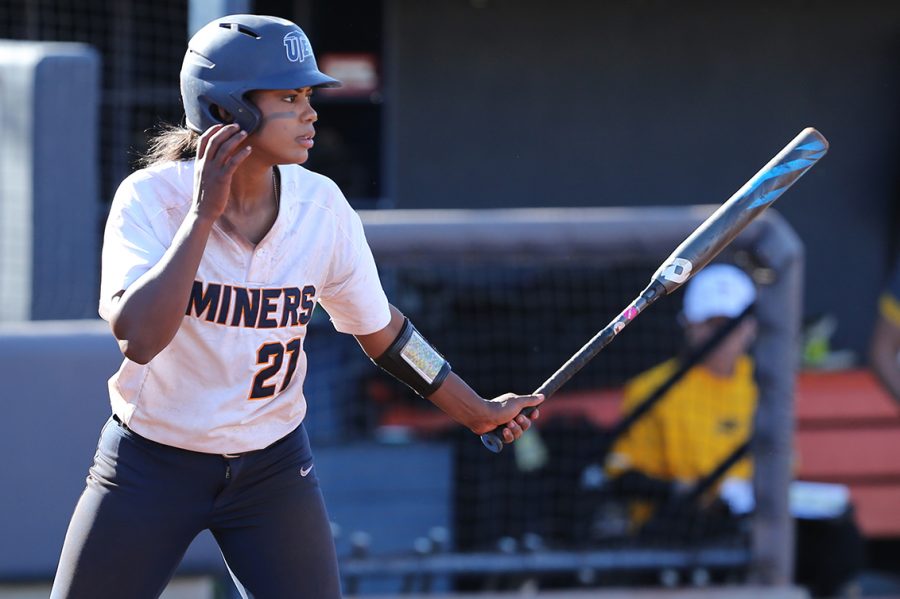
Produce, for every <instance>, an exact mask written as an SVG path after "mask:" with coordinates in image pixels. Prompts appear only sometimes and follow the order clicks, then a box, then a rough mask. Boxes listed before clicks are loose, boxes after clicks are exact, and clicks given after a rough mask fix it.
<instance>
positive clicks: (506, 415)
mask: <svg viewBox="0 0 900 599" xmlns="http://www.w3.org/2000/svg"><path fill="white" fill-rule="evenodd" d="M543 401H544V396H543V395H515V394H513V393H506V394H504V395H501V396H499V397H495V398H494V399H491V400H489V401H488V402H487V404H488V405H489V406H490V408H491V410H490V417H489V425H488V428H487V429H486V430H483V431H475V432H476V434H481V433H486V432H489V431H491V430H494V428H495V427H498V426H499V427H502V432H501V433H500V435H501V436H502V437H503V442H504V443H512V442H513V441H515V440H516V439H518V438H519V437H521V436H522V435H523V434H524V433H525V431H527V430H528V429H529V428H530V427H531V421H532V420H536V419H537V418H538V417H539V416H540V412H539V410H538V409H537V406H538V405H539V404H541V403H543ZM528 407H532V408H534V411H532V412H531V414H530V415H529V416H526V415H525V414H522V410H523V409H524V408H528Z"/></svg>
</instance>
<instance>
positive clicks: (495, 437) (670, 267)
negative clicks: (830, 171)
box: [481, 127, 828, 453]
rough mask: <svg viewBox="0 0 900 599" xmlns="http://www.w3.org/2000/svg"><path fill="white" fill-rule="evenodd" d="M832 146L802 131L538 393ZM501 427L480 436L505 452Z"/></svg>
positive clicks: (685, 275) (691, 270)
mask: <svg viewBox="0 0 900 599" xmlns="http://www.w3.org/2000/svg"><path fill="white" fill-rule="evenodd" d="M827 151H828V141H827V140H826V139H825V138H824V137H823V136H822V134H821V133H819V132H818V131H816V130H815V129H814V128H812V127H807V128H806V129H804V130H803V131H801V132H800V134H799V135H797V137H795V138H794V139H793V140H792V141H791V142H790V143H789V144H788V145H786V146H785V147H784V148H783V149H782V150H781V151H780V152H779V153H778V154H776V155H775V157H774V158H772V160H770V161H769V162H768V163H767V164H766V165H765V166H764V167H762V169H760V171H759V172H758V173H756V174H755V175H754V176H753V177H752V178H751V179H750V180H749V181H747V182H746V183H744V185H743V187H741V188H740V189H739V190H737V191H736V192H735V193H734V195H732V196H731V197H730V198H729V199H728V200H727V201H726V202H725V203H724V204H722V205H721V206H720V207H719V208H718V209H717V210H716V211H715V212H713V214H712V215H710V217H709V218H707V219H706V220H705V221H704V222H703V223H702V224H701V225H700V226H699V227H697V228H696V229H695V230H694V232H693V233H691V234H690V235H689V236H688V237H687V239H685V240H684V241H683V242H682V243H681V245H679V246H678V247H677V248H676V249H675V251H674V252H672V254H671V255H670V256H669V257H668V258H667V259H666V260H665V261H664V262H663V263H662V265H660V267H659V269H658V270H657V271H656V272H655V273H654V274H653V276H652V277H651V278H650V284H649V285H648V286H647V287H646V288H645V289H644V290H643V291H642V292H641V293H640V295H638V296H637V297H636V298H635V299H634V301H632V302H631V303H630V304H629V305H628V307H627V308H625V309H624V310H623V311H622V312H621V314H619V315H618V316H617V317H616V318H614V319H613V320H612V322H610V323H609V324H608V325H606V327H604V328H603V329H602V330H601V331H600V332H599V333H597V334H596V335H595V336H594V337H593V338H592V339H591V340H590V341H588V342H587V343H586V344H585V345H584V347H582V348H581V349H580V350H578V352H576V353H575V355H573V356H572V357H571V358H569V360H568V361H567V362H566V363H565V364H563V365H562V366H561V367H560V368H559V370H557V371H556V372H555V373H554V374H553V376H551V377H550V378H549V379H547V380H546V381H544V383H543V384H542V385H541V386H540V387H538V389H537V390H536V391H535V392H534V393H535V394H538V393H541V394H543V395H544V397H545V398H549V397H550V396H551V395H552V394H553V393H555V392H556V391H558V390H559V388H560V387H562V385H563V384H564V383H565V382H566V381H568V380H569V379H570V378H572V377H573V376H574V375H575V373H576V372H578V371H579V370H581V369H582V368H583V367H584V366H585V365H586V364H587V363H588V362H590V360H591V359H592V358H593V357H594V356H596V355H597V354H598V353H599V352H600V350H602V349H603V348H604V347H606V346H607V345H609V343H610V342H611V341H612V340H613V339H614V338H615V336H616V335H618V334H619V333H620V332H621V331H622V329H624V328H625V327H626V326H627V325H628V323H630V322H631V321H632V320H634V319H635V318H637V316H638V314H640V313H641V312H643V311H644V310H645V309H646V308H647V306H649V305H651V304H652V303H653V302H655V301H656V300H657V299H659V298H660V297H662V296H664V295H668V294H670V293H672V292H673V291H675V290H676V289H678V288H679V287H681V286H682V285H683V284H684V283H685V282H686V281H687V280H688V279H689V278H690V277H691V276H692V275H693V274H695V273H696V272H698V271H699V270H700V269H701V268H703V267H704V266H706V265H707V264H708V263H709V262H710V261H711V260H712V259H713V258H715V257H716V256H717V255H718V254H719V252H721V251H722V249H723V248H724V247H725V246H726V245H728V244H729V243H730V242H731V241H732V240H733V239H734V238H735V237H736V236H737V235H738V233H740V232H741V231H742V230H743V229H744V227H746V226H747V224H748V223H749V222H750V221H751V220H753V219H754V218H756V217H757V216H759V214H760V213H761V212H763V211H764V210H765V209H766V208H768V207H769V206H771V205H772V203H773V202H774V201H775V200H777V199H778V198H779V197H780V196H781V194H783V193H784V192H785V191H787V189H788V188H789V187H790V186H791V185H793V184H794V182H795V181H796V180H797V179H799V178H800V177H801V176H802V175H803V174H804V173H805V172H806V171H808V170H809V169H810V167H812V165H814V164H815V163H816V162H818V160H819V159H820V158H822V156H824V155H825V153H826V152H827ZM533 411H534V408H525V409H524V410H522V413H523V414H525V415H526V416H527V415H529V414H531V413H532V412H533ZM502 431H503V427H497V428H496V429H494V430H493V431H490V432H488V433H485V434H483V435H481V441H482V443H484V445H485V446H486V447H487V448H488V449H490V450H491V451H493V452H495V453H498V452H500V451H501V450H502V449H503V436H502V434H501V433H502Z"/></svg>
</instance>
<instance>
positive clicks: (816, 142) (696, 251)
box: [651, 127, 828, 293]
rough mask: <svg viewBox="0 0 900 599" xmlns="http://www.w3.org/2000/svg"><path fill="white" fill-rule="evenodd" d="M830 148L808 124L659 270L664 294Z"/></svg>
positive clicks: (682, 244) (709, 259)
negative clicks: (664, 289)
mask: <svg viewBox="0 0 900 599" xmlns="http://www.w3.org/2000/svg"><path fill="white" fill-rule="evenodd" d="M827 151H828V141H827V140H826V139H825V137H823V136H822V134H821V133H819V132H818V131H816V130H815V129H814V128H812V127H807V128H806V129H804V130H803V131H801V132H800V134H799V135H797V137H795V138H794V139H793V140H791V142H790V143H788V144H787V145H786V146H785V147H784V148H783V149H782V150H781V151H780V152H779V153H778V154H776V155H775V157H774V158H772V160H770V161H769V162H768V163H767V164H766V165H765V166H763V167H762V168H761V169H760V170H759V172H757V173H756V174H755V175H754V176H753V177H752V178H751V179H750V180H749V181H747V182H746V183H745V184H744V185H743V187H741V188H740V189H739V190H737V191H736V192H735V193H734V195H732V196H731V197H730V198H729V199H728V200H727V201H726V202H725V203H724V204H722V205H721V206H720V207H719V208H718V209H717V210H716V211H715V212H714V213H713V214H712V215H711V216H710V217H709V218H707V219H706V221H704V222H703V224H701V225H700V226H699V227H698V228H697V229H696V230H695V231H694V232H693V233H691V235H690V236H688V238H687V239H685V240H684V241H683V242H682V243H681V245H679V246H678V247H677V248H676V249H675V251H674V252H672V254H671V255H670V256H669V258H668V259H667V260H665V261H664V262H663V264H662V266H660V268H659V270H657V271H656V272H655V273H654V275H653V277H652V278H651V279H652V280H659V281H660V282H661V283H662V284H663V285H664V286H665V288H666V293H671V292H672V291H674V290H675V289H678V288H679V287H680V286H681V285H682V284H683V283H684V282H685V281H687V279H689V278H690V276H691V275H692V274H693V273H695V272H697V271H699V270H700V269H701V268H703V267H704V266H706V264H708V263H709V262H710V261H711V260H712V259H713V258H715V257H716V255H718V253H719V252H720V251H722V249H723V248H724V247H725V246H726V245H728V244H729V243H730V242H731V241H732V240H733V239H734V238H735V237H736V236H737V235H738V234H739V233H740V232H741V231H742V230H743V229H744V228H745V227H746V226H747V224H748V223H749V222H750V221H752V220H753V219H754V218H756V217H757V216H759V214H760V213H761V212H762V211H764V210H765V209H766V208H768V207H769V206H771V205H772V203H773V202H774V201H775V200H777V199H778V198H779V197H781V194H783V193H784V192H785V191H787V190H788V188H790V186H791V185H793V184H794V183H795V182H796V181H797V179H799V178H800V177H801V176H803V174H804V173H806V171H808V170H809V169H810V168H811V167H812V166H813V165H814V164H815V163H816V162H818V161H819V159H820V158H822V156H824V155H825V153H826V152H827Z"/></svg>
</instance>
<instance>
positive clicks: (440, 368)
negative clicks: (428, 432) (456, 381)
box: [372, 318, 450, 397]
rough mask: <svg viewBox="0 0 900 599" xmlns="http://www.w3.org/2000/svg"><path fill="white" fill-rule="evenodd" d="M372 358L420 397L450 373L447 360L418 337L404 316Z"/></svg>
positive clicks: (431, 390) (417, 332)
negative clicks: (391, 338) (391, 337)
mask: <svg viewBox="0 0 900 599" xmlns="http://www.w3.org/2000/svg"><path fill="white" fill-rule="evenodd" d="M372 361H373V362H375V363H376V364H377V365H378V366H380V367H381V368H382V369H384V370H385V372H387V373H389V374H391V375H393V376H394V377H395V378H396V379H397V380H398V381H400V382H401V383H404V384H406V385H408V386H409V387H410V388H411V389H412V390H413V391H415V392H416V393H418V394H419V395H421V396H422V397H428V396H429V395H431V394H432V393H434V392H435V391H437V390H438V387H440V386H441V383H443V382H444V379H446V378H447V376H448V375H449V374H450V363H449V362H447V360H445V359H444V356H442V355H441V354H439V353H438V351H437V350H436V349H434V348H433V347H432V346H431V344H430V343H428V341H426V340H425V338H424V337H422V335H421V334H420V333H419V331H417V330H416V327H414V326H413V325H412V323H411V322H410V321H409V319H408V318H406V319H405V320H404V321H403V327H401V329H400V334H398V335H397V338H396V339H394V341H393V342H392V343H391V344H390V346H389V347H388V348H387V349H386V350H385V352H384V353H383V354H381V355H380V356H378V357H377V358H373V359H372Z"/></svg>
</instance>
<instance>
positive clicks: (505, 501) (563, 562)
mask: <svg viewBox="0 0 900 599" xmlns="http://www.w3.org/2000/svg"><path fill="white" fill-rule="evenodd" d="M714 209H715V206H691V207H683V208H670V207H666V208H662V207H660V208H656V207H651V208H614V209H612V208H597V209H520V210H482V211H467V210H416V211H372V212H363V213H362V218H363V221H364V224H365V228H366V234H367V236H368V239H369V243H370V245H371V247H372V250H373V253H374V254H375V257H376V261H377V263H378V264H379V269H380V271H381V275H382V279H383V281H384V283H385V286H386V288H387V290H388V294H389V297H391V299H392V301H393V302H394V303H395V304H397V305H398V306H399V307H401V309H403V310H404V311H405V312H406V313H407V314H409V315H410V316H411V317H412V319H413V320H414V322H416V324H417V326H418V327H419V329H420V330H422V331H423V333H424V334H426V336H428V337H429V338H430V339H431V340H432V341H433V342H434V343H435V345H436V346H437V347H439V348H441V349H442V350H443V351H444V353H445V354H447V357H448V358H449V359H450V361H451V363H453V364H454V368H455V369H456V370H457V371H458V372H460V374H462V375H463V377H464V378H465V379H466V380H468V381H470V382H471V383H473V386H474V387H475V388H476V389H478V390H479V392H481V393H482V394H484V395H490V394H492V393H499V392H502V391H507V390H515V391H517V392H526V391H529V390H531V389H533V388H536V387H537V385H538V384H539V383H540V382H541V381H542V380H543V379H544V378H546V376H548V375H549V374H552V372H553V370H555V368H556V367H557V366H558V365H559V364H561V363H562V361H564V360H565V359H566V358H567V357H568V356H569V355H571V353H574V351H576V350H577V349H578V348H579V347H581V344H582V343H583V342H584V341H586V340H587V339H589V338H590V337H591V336H593V334H594V333H595V332H596V331H597V330H598V329H599V328H600V327H602V326H603V325H605V324H606V322H608V321H609V320H610V319H611V318H612V317H614V316H615V315H616V314H617V313H618V312H619V311H620V310H621V309H622V308H624V306H625V305H626V303H627V302H628V301H630V300H631V299H632V298H633V296H634V295H635V294H636V293H637V292H639V291H640V290H641V289H642V288H643V286H644V285H645V284H646V281H647V280H649V277H650V276H651V275H652V274H653V272H654V271H655V268H656V266H658V264H659V263H660V262H661V261H662V260H663V259H664V258H665V257H666V256H668V255H669V254H670V253H671V251H672V249H673V248H674V247H676V246H677V245H678V243H680V242H681V241H682V240H683V239H684V238H685V237H687V235H688V234H689V233H690V232H691V231H692V230H693V229H694V228H695V227H696V226H697V225H699V224H700V223H701V222H702V221H703V220H704V219H705V218H706V217H707V216H708V215H709V214H710V213H711V212H712V211H713V210H714ZM720 258H721V259H723V260H727V261H731V262H736V263H739V264H741V265H742V266H743V267H744V268H745V269H747V270H749V271H751V272H753V273H754V274H755V278H756V279H757V282H758V283H760V284H759V297H758V300H757V304H756V306H755V315H756V318H757V320H758V323H759V333H758V337H757V341H756V342H755V344H754V359H755V363H756V381H757V384H758V387H759V393H760V396H759V402H758V410H757V414H756V419H755V432H754V437H753V439H752V442H751V444H750V453H751V455H752V456H753V459H754V485H753V486H754V494H755V503H756V506H755V509H754V511H753V514H752V517H751V518H750V520H749V539H750V540H749V543H748V544H747V546H746V547H744V548H742V547H741V546H738V545H719V544H717V542H715V541H712V542H710V543H709V544H707V545H703V544H701V545H695V546H691V547H682V548H679V547H677V546H669V547H665V548H659V547H641V546H639V545H638V546H635V545H629V546H622V547H618V548H615V547H614V548H604V547H593V548H592V547H589V546H587V547H586V546H577V545H572V546H567V545H566V543H565V541H558V537H557V536H554V532H555V531H553V530H548V529H547V527H545V529H544V531H543V532H545V533H548V534H547V535H546V536H545V537H544V539H545V540H547V542H546V543H544V544H540V545H539V546H537V547H532V548H523V549H521V550H513V552H512V553H509V554H506V555H504V554H503V552H502V551H500V550H497V549H496V547H497V545H496V544H493V545H492V544H490V543H489V542H488V541H490V540H492V539H493V538H496V539H498V540H499V539H501V538H505V537H507V536H508V528H509V526H507V527H506V528H504V527H503V526H494V524H495V523H496V522H497V521H499V520H503V519H505V521H506V524H507V525H510V526H515V525H516V523H518V522H522V521H527V519H528V513H529V510H530V509H532V508H533V506H529V502H530V501H531V500H530V498H531V497H533V495H529V492H530V491H529V485H531V486H532V487H533V486H534V484H533V483H529V482H528V481H524V482H523V481H512V482H509V481H506V482H505V483H501V484H502V485H505V486H503V489H502V491H500V492H499V494H494V495H492V494H491V493H492V492H493V491H489V492H483V491H484V489H485V486H488V487H489V486H490V485H491V484H492V483H491V479H492V478H493V479H496V478H503V472H505V471H507V470H509V469H510V468H513V467H514V466H510V465H509V464H515V463H516V460H517V459H518V458H519V457H520V456H517V455H515V452H513V451H507V452H504V453H503V454H500V455H501V456H503V455H505V456H506V457H505V458H498V457H497V456H494V455H493V454H490V453H489V452H487V450H484V449H483V448H481V447H480V442H479V441H478V439H477V437H475V436H474V435H471V434H469V433H467V432H464V433H463V435H462V437H460V435H459V434H458V433H453V435H455V436H454V437H453V438H454V443H456V444H457V447H460V446H462V447H465V450H464V451H463V452H460V451H459V450H458V449H457V452H456V458H457V459H456V470H457V472H456V474H455V477H454V484H455V486H456V487H457V488H456V489H455V493H456V494H457V498H456V502H455V503H454V509H455V510H456V511H457V512H459V511H460V510H462V511H467V510H468V511H469V512H470V513H469V516H471V517H472V518H475V520H474V521H472V522H469V523H468V525H461V522H460V515H459V513H457V514H456V517H455V522H454V527H453V534H452V536H453V538H452V540H451V543H450V549H449V551H445V552H443V553H433V554H427V552H426V553H421V554H419V555H413V554H410V555H406V556H396V555H395V556H378V555H368V556H362V555H356V556H346V557H345V558H344V559H343V563H342V574H343V575H344V576H345V577H347V579H348V580H354V579H358V578H360V577H368V576H379V575H397V576H407V577H410V576H419V577H421V576H424V577H426V579H427V578H428V577H429V576H432V575H434V576H438V575H461V574H464V573H467V574H475V575H478V576H492V575H493V576H498V575H504V574H506V575H528V574H532V575H533V574H535V573H541V572H546V573H551V572H553V573H569V574H575V575H576V576H578V575H580V576H582V577H583V576H584V575H585V573H594V574H600V575H602V573H603V572H614V571H623V570H626V571H627V570H630V569H634V570H642V569H643V570H653V569H656V570H660V571H662V570H665V569H676V570H683V571H690V570H691V569H692V568H700V569H703V568H713V569H714V568H717V567H723V568H728V567H734V568H740V567H742V566H746V572H747V577H746V581H748V582H753V583H759V584H765V585H773V586H784V585H787V584H789V582H790V579H791V573H792V566H793V525H792V520H791V517H790V514H789V511H788V485H789V483H790V480H791V439H792V431H793V385H794V374H795V363H796V355H795V352H796V341H797V336H798V331H799V327H800V320H801V296H802V270H803V249H802V245H801V243H800V241H799V240H798V238H797V236H796V235H795V233H794V232H793V230H792V229H791V227H790V226H789V225H788V224H787V223H786V222H785V220H784V219H783V218H782V217H781V216H780V215H778V214H777V213H775V212H773V211H769V212H768V213H766V214H764V215H763V216H762V217H761V218H760V219H758V220H757V221H755V222H753V223H751V224H750V226H748V228H747V229H746V230H745V231H744V232H743V233H742V234H741V235H739V236H738V237H737V238H736V239H735V241H734V242H733V243H732V244H731V245H730V246H729V247H728V248H726V250H725V251H724V252H723V255H722V256H721V257H720ZM610 288H615V290H614V291H612V292H608V290H609V289H610ZM679 295H680V292H677V293H676V294H674V295H673V297H671V298H664V299H663V300H662V301H661V302H658V303H657V304H656V305H655V306H654V307H653V308H651V309H650V310H648V311H647V312H646V313H645V314H643V315H642V316H641V318H640V319H637V320H636V321H635V323H634V324H633V325H632V327H630V328H629V330H628V331H625V332H623V334H622V335H621V336H620V337H619V338H617V339H616V341H615V342H614V343H613V344H611V346H610V347H609V348H607V349H606V350H604V352H602V353H601V354H600V355H599V356H598V357H597V358H595V360H594V362H596V363H597V364H596V365H594V364H593V362H592V364H591V365H589V367H588V368H586V369H585V372H584V373H579V375H577V376H576V377H575V378H574V379H573V380H572V381H570V383H569V384H567V386H566V387H564V388H563V389H562V390H561V391H560V393H559V394H558V395H559V396H563V395H564V394H565V393H566V392H567V389H568V388H569V387H571V388H572V389H574V391H576V392H578V391H580V390H584V389H590V388H593V387H606V386H616V385H619V384H621V383H622V381H623V380H624V379H625V378H626V377H627V376H628V375H630V374H633V373H634V372H635V371H636V370H638V369H640V368H643V367H645V366H646V365H648V364H651V363H653V362H654V361H659V359H660V358H663V357H667V356H671V355H672V353H673V352H674V351H675V350H676V348H677V343H676V341H674V337H675V336H676V334H677V331H676V327H674V326H673V325H674V323H675V321H676V319H677V311H678V309H679V306H680V297H678V296H679ZM516 319H518V320H516ZM511 364H513V365H514V367H511V366H510V365H511ZM381 384H382V385H383V384H386V383H384V381H382V382H381ZM394 392H395V395H396V396H397V397H395V399H397V400H398V401H401V402H403V401H409V402H413V401H415V400H414V399H412V398H410V397H403V395H404V391H403V390H397V388H394ZM381 394H382V395H383V393H381ZM388 395H390V394H388ZM419 401H421V400H419ZM550 401H551V402H553V401H554V399H551V400H550ZM388 403H389V402H388ZM368 422H369V424H370V425H372V426H377V424H378V419H377V416H376V417H371V416H370V417H369V419H368ZM563 436H564V437H566V439H568V440H570V439H572V438H574V437H577V436H578V435H577V434H574V435H573V434H571V433H570V432H569V431H568V430H567V431H565V432H564V435H563ZM482 451H483V454H481V453H479V452H482ZM551 451H553V449H551ZM496 460H506V463H507V465H506V466H503V467H499V468H498V469H495V470H490V468H492V466H488V470H486V471H483V472H482V473H481V474H480V475H472V474H471V471H472V469H473V468H474V469H475V470H477V469H478V468H479V467H481V468H482V470H483V464H495V463H500V462H496ZM550 464H551V465H550V467H551V468H559V469H565V468H566V467H567V465H566V464H560V463H554V462H553V461H552V459H551V462H550ZM504 468H505V469H506V470H504ZM467 476H468V477H469V480H467V479H466V477H467ZM479 477H480V478H479ZM557 484H558V482H557ZM466 485H468V486H469V487H471V489H473V490H472V491H471V492H470V494H469V495H467V496H465V497H463V499H462V500H460V496H459V493H460V492H461V490H460V487H461V486H466ZM533 490H534V489H533V488H532V489H531V491H533ZM539 492H542V493H545V494H546V493H547V489H543V490H541V491H539ZM550 492H551V493H555V492H556V491H550ZM553 500H554V501H555V500H558V495H557V496H555V497H554V498H553ZM473 505H474V506H475V507H472V506H473ZM511 513H512V514H515V513H518V514H519V519H518V520H516V519H515V518H512V519H510V518H511V516H510V514H511ZM570 524H571V523H570ZM549 528H550V529H552V528H553V527H552V526H550V527H549ZM470 529H477V530H481V531H484V530H487V531H488V532H487V533H485V534H486V536H484V538H480V539H466V538H465V537H466V534H467V533H466V530H470ZM491 534H493V535H494V537H491ZM553 539H557V542H553ZM501 544H502V543H501ZM520 546H521V544H520ZM601 577H602V576H601Z"/></svg>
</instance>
